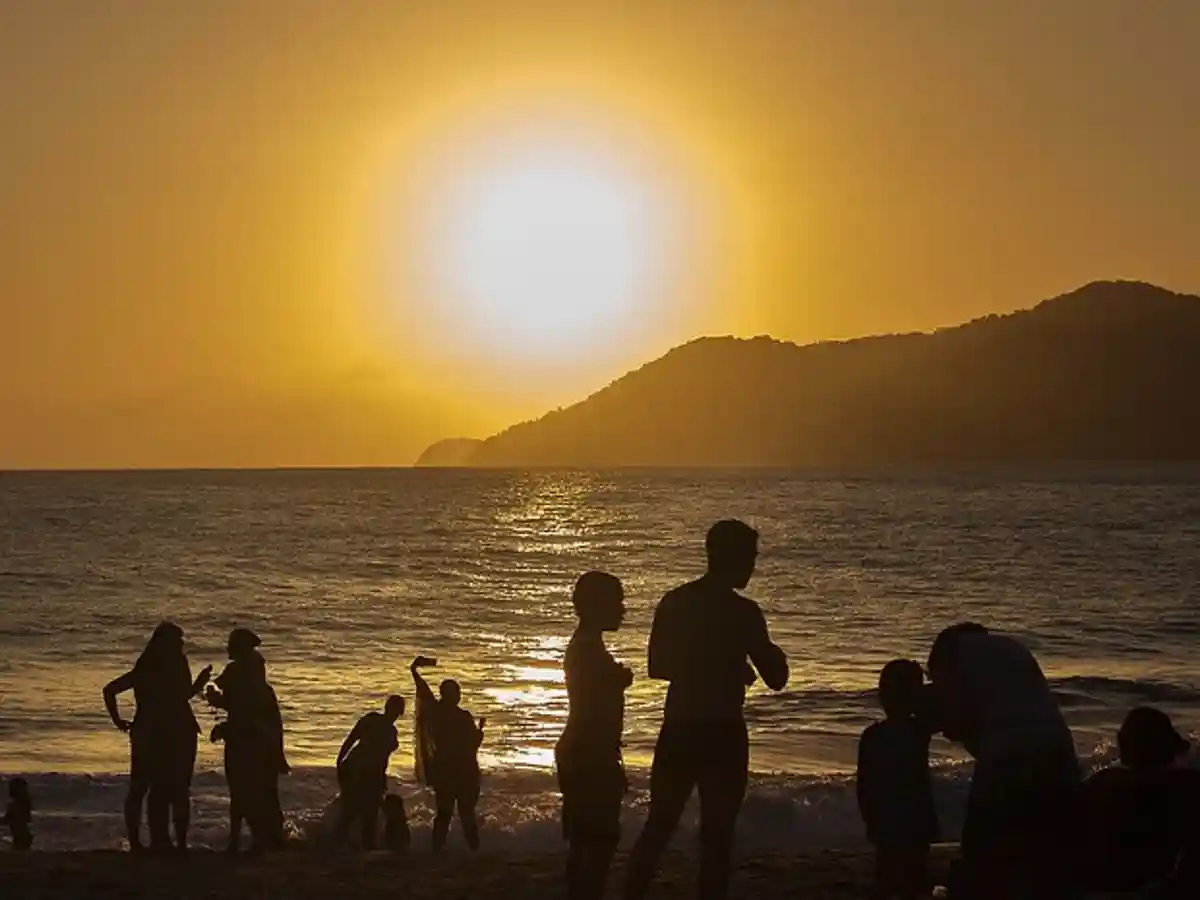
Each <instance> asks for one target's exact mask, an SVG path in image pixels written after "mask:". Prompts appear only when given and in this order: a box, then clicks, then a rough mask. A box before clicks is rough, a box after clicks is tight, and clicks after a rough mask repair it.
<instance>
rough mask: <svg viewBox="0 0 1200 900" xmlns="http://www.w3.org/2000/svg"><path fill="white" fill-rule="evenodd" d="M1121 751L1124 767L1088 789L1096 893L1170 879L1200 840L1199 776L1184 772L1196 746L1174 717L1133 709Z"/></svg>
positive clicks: (1086, 822)
mask: <svg viewBox="0 0 1200 900" xmlns="http://www.w3.org/2000/svg"><path fill="white" fill-rule="evenodd" d="M1117 747H1118V749H1119V751H1120V756H1121V765H1120V766H1116V767H1112V768H1108V769H1104V770H1102V771H1100V772H1097V773H1096V774H1095V775H1093V776H1092V777H1091V778H1089V779H1088V780H1087V782H1086V783H1085V785H1084V790H1083V804H1082V809H1081V811H1082V816H1081V826H1082V831H1083V835H1084V839H1085V842H1084V846H1085V853H1084V865H1085V869H1086V871H1087V874H1088V879H1087V880H1088V882H1089V885H1088V886H1089V887H1090V888H1091V889H1093V890H1097V891H1113V892H1115V891H1133V890H1137V889H1139V888H1142V887H1146V886H1147V885H1150V884H1152V883H1154V882H1159V881H1164V880H1166V879H1167V878H1168V876H1169V875H1170V874H1171V873H1172V871H1173V870H1174V869H1175V867H1176V863H1177V861H1178V860H1179V858H1180V856H1181V854H1183V852H1184V851H1185V850H1187V849H1189V848H1191V847H1195V846H1196V844H1197V841H1198V839H1200V771H1196V770H1195V769H1192V768H1187V767H1184V766H1180V765H1179V762H1180V761H1181V760H1182V758H1183V757H1184V756H1185V755H1186V754H1187V752H1188V751H1189V750H1190V749H1191V745H1190V744H1189V743H1188V741H1187V740H1185V739H1184V738H1183V737H1182V736H1181V735H1180V734H1179V732H1177V731H1176V730H1175V727H1174V726H1173V725H1172V724H1171V719H1170V717H1169V716H1168V715H1167V714H1166V713H1164V712H1162V711H1161V710H1158V709H1153V708H1151V707H1144V706H1143V707H1139V708H1138V709H1135V710H1133V711H1132V712H1130V713H1129V715H1128V716H1126V717H1125V722H1124V723H1123V724H1122V725H1121V730H1120V731H1119V732H1118V735H1117Z"/></svg>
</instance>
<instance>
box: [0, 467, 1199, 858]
mask: <svg viewBox="0 0 1200 900" xmlns="http://www.w3.org/2000/svg"><path fill="white" fill-rule="evenodd" d="M731 516H733V517H740V518H744V519H745V520H747V521H748V522H750V523H752V524H753V525H754V526H755V527H757V528H758V529H759V530H760V532H761V535H762V538H761V559H760V565H759V570H758V573H757V574H756V577H755V579H754V580H753V582H752V583H751V585H750V588H749V589H748V591H747V593H748V594H749V595H750V596H752V597H754V598H755V599H756V600H758V601H759V603H760V604H761V605H762V607H763V609H764V611H765V612H766V615H767V618H768V620H769V622H770V626H771V629H772V632H773V635H774V637H775V639H776V641H777V642H778V643H779V644H780V645H782V646H783V648H784V649H785V650H786V652H787V653H788V655H789V657H790V660H791V664H792V678H791V683H790V685H789V687H788V689H787V690H786V691H784V692H783V693H781V694H772V693H770V692H769V691H767V690H765V689H764V688H762V687H761V686H758V687H756V688H754V689H753V690H752V692H751V695H750V698H749V700H748V702H747V713H746V714H747V719H748V721H749V723H750V727H751V732H752V742H753V749H752V768H753V770H754V772H755V776H754V779H753V783H752V786H751V792H750V797H749V798H748V800H747V805H746V808H745V811H744V813H743V815H742V819H741V825H740V829H741V846H743V847H744V848H752V849H759V850H797V849H803V848H807V847H821V846H841V845H848V844H854V843H858V842H860V841H861V840H862V833H861V827H860V826H859V823H858V818H857V814H856V812H855V807H854V797H853V780H852V777H851V774H850V773H852V771H853V765H854V754H855V748H856V741H857V737H858V735H859V733H860V732H861V731H862V729H863V728H864V727H865V726H866V725H867V724H868V723H869V722H870V721H872V719H874V718H876V717H877V716H878V715H879V713H878V711H877V709H876V704H875V700H874V694H873V687H874V684H875V681H876V677H877V674H878V671H879V669H880V667H881V666H882V665H883V664H884V663H885V662H887V661H888V660H889V659H892V658H894V657H897V656H905V657H912V658H915V659H918V660H924V658H925V656H926V654H927V652H928V649H929V646H930V642H931V641H932V639H933V637H934V636H935V635H936V633H937V632H938V631H939V630H940V629H941V628H942V627H944V626H946V625H948V624H950V623H953V622H956V621H960V620H966V619H971V620H976V621H980V622H983V623H985V624H987V625H989V626H991V627H994V628H996V629H999V630H1003V631H1006V632H1008V633H1011V634H1014V635H1016V636H1017V637H1019V638H1020V639H1022V640H1023V641H1025V642H1026V643H1027V644H1028V645H1029V646H1030V647H1031V648H1032V649H1033V650H1034V651H1035V652H1036V653H1037V655H1038V657H1039V659H1040V660H1041V662H1042V665H1043V667H1044V668H1045V670H1046V672H1047V674H1048V676H1049V677H1050V678H1051V680H1052V682H1053V685H1054V687H1055V690H1056V691H1057V692H1058V695H1059V697H1060V700H1061V702H1062V704H1063V707H1064V709H1065V711H1066V713H1067V715H1068V718H1069V721H1070V722H1071V724H1072V727H1073V728H1074V730H1075V734H1076V738H1077V746H1078V749H1079V752H1080V755H1081V756H1082V757H1084V758H1085V759H1086V760H1087V762H1088V764H1089V765H1090V766H1097V765H1100V764H1102V763H1103V762H1104V761H1106V760H1111V759H1112V756H1113V748H1112V741H1113V738H1114V735H1115V729H1116V726H1117V724H1118V723H1119V721H1120V719H1121V717H1122V716H1123V715H1124V713H1125V712H1126V711H1127V710H1128V709H1129V708H1131V707H1132V706H1135V705H1138V704H1147V703H1149V704H1155V705H1159V706H1161V707H1163V708H1165V709H1166V710H1168V711H1169V712H1170V713H1171V714H1172V715H1173V716H1175V717H1176V720H1177V723H1178V724H1179V725H1180V726H1181V730H1185V731H1193V730H1194V729H1196V728H1197V727H1198V726H1200V709H1198V707H1197V703H1198V701H1200V656H1198V655H1197V638H1198V636H1200V466H1180V467H1170V468H1154V467H1141V468H1117V469H1113V468H1107V469H1105V468H1096V467H1086V466H1075V467H1072V466H1064V467H1057V468H1053V469H1050V468H1046V469H1024V470H1018V469H991V468H983V467H980V468H974V469H966V470H962V471H956V472H952V473H947V472H940V473H934V472H889V473H859V474H854V475H850V474H845V473H841V474H838V473H796V472H785V471H752V472H751V471H611V472H605V471H535V472H519V471H465V470H463V471H459V470H362V471H272V472H145V473H28V474H25V473H0V773H4V775H5V777H7V776H11V775H14V774H24V775H26V777H28V778H29V779H30V781H31V783H32V785H33V791H34V801H35V805H36V816H37V818H36V829H37V834H38V845H39V846H41V847H119V846H121V845H122V839H123V835H122V826H121V818H120V814H121V797H122V794H123V792H124V784H125V781H124V774H123V773H124V772H126V771H127V764H128V744H127V740H126V738H125V736H124V735H122V734H121V733H119V732H118V731H116V730H115V729H113V728H112V726H111V724H110V722H109V721H108V717H107V715H106V714H105V711H104V707H103V703H102V700H101V688H102V687H103V686H104V684H105V683H106V682H108V681H109V680H110V679H112V678H114V677H115V676H117V675H120V674H121V673H123V672H125V671H126V670H127V669H128V668H129V667H130V666H131V665H132V664H133V662H134V660H135V659H136V657H137V654H138V652H139V651H140V649H141V647H142V646H143V644H144V643H145V641H146V639H147V637H148V636H149V633H150V631H151V630H152V629H153V627H154V625H155V624H156V623H157V622H158V621H159V620H161V619H163V618H170V619H173V620H175V621H176V622H178V623H179V624H180V625H182V626H183V628H184V629H185V631H186V634H187V650H188V654H189V657H190V660H191V664H192V668H193V671H194V672H195V671H198V670H199V669H200V668H201V667H202V666H203V665H205V664H208V663H211V664H213V665H214V666H215V667H216V669H217V670H218V671H219V670H220V667H221V665H222V663H223V661H224V653H223V647H224V643H225V638H226V636H227V634H228V632H229V630H230V629H231V628H233V627H234V626H238V625H245V626H249V627H252V628H254V629H255V630H256V631H257V632H258V633H259V634H260V635H261V636H262V638H263V647H262V651H263V654H264V656H265V657H266V659H267V662H268V665H269V673H270V677H271V679H272V681H273V683H274V685H275V688H276V691H277V692H278V695H279V698H280V701H281V703H282V705H283V708H284V716H285V720H286V732H287V749H288V754H289V757H290V760H291V763H292V765H293V767H294V769H295V771H294V772H293V774H292V775H290V776H288V777H287V778H285V779H284V780H283V796H284V802H285V805H286V807H287V810H288V816H289V821H290V823H291V826H292V828H293V829H294V830H295V831H296V832H297V833H301V834H303V833H304V832H306V830H309V829H311V827H312V823H313V822H314V821H316V820H317V819H319V817H320V816H321V813H322V810H323V809H324V807H325V805H326V804H327V803H328V802H329V800H330V799H331V798H332V796H333V794H334V793H335V791H336V787H335V782H334V778H333V773H332V768H331V766H332V762H333V759H334V756H335V755H336V753H337V749H338V746H339V745H340V743H341V741H342V739H343V738H344V736H345V734H346V733H347V731H348V730H349V728H350V727H351V726H352V725H353V724H354V722H355V721H356V719H357V717H358V716H359V715H361V714H362V713H364V712H366V711H368V710H370V709H377V708H380V707H381V706H382V703H383V700H384V698H385V696H386V695H387V694H388V693H392V692H399V693H403V694H405V695H406V696H407V697H409V698H410V699H411V697H412V693H413V691H412V683H411V679H410V677H409V674H408V664H409V662H410V660H411V659H412V658H413V657H414V656H416V655H418V654H427V655H432V656H436V657H438V659H439V662H440V663H441V665H440V666H439V669H438V670H436V671H435V677H454V678H457V679H458V680H459V681H460V682H461V683H462V685H463V688H464V705H465V706H467V707H468V708H469V709H471V710H472V711H473V712H474V713H475V714H476V715H481V716H486V717H487V721H488V726H487V734H486V740H485V743H484V747H483V757H482V759H483V763H484V766H485V769H486V777H485V782H484V801H483V804H482V806H481V812H482V814H483V816H484V820H485V825H484V841H485V844H487V845H488V846H491V847H493V848H502V847H521V848H526V849H528V848H544V849H554V848H557V847H559V846H560V844H559V832H558V822H557V813H558V799H557V794H556V792H555V786H554V778H553V772H552V768H551V766H552V748H553V745H554V742H555V740H556V738H557V737H558V734H559V733H560V730H561V728H562V726H563V723H564V721H565V716H566V694H565V690H564V687H563V683H562V670H561V662H562V654H563V650H564V648H565V646H566V643H567V641H568V640H569V638H570V635H571V631H572V629H573V625H574V622H573V615H572V610H571V607H570V603H569V593H570V589H571V585H572V583H573V581H574V579H575V578H576V576H578V575H579V574H580V573H582V572H583V571H585V570H587V569H592V568H601V569H607V570H609V571H611V572H613V573H614V574H616V575H619V576H620V577H621V578H622V579H623V580H624V582H625V586H626V591H627V594H628V600H627V604H628V607H629V613H628V616H627V619H626V623H625V626H624V628H623V630H622V631H621V632H619V633H617V634H615V635H612V636H611V641H610V643H611V645H612V647H613V650H614V652H615V654H616V655H617V656H618V657H619V658H620V659H622V660H623V661H625V662H627V663H628V664H630V665H631V666H632V667H633V668H634V670H635V673H636V676H637V677H636V681H635V683H634V686H633V688H632V689H631V691H630V694H629V702H628V710H627V714H626V730H625V733H626V759H627V763H628V764H629V765H630V768H631V772H632V776H633V777H632V780H633V783H634V787H635V790H634V792H633V793H632V794H631V795H630V797H629V798H628V804H627V805H628V809H627V811H626V826H627V827H626V828H625V832H626V834H625V841H626V842H628V841H629V840H631V839H632V837H633V836H634V835H635V834H636V830H637V829H636V826H637V823H638V820H639V819H640V818H641V817H642V816H644V809H645V799H646V798H645V769H646V766H647V765H648V762H649V760H650V755H651V751H652V747H653V741H654V737H655V733H656V730H657V727H658V722H659V718H660V714H661V707H662V700H663V695H664V690H663V685H661V684H659V683H656V682H653V681H650V680H648V679H647V678H646V677H645V671H646V663H645V645H646V638H647V634H648V628H649V624H650V620H651V615H652V613H653V609H654V605H655V603H656V602H657V600H658V599H659V598H660V597H661V596H662V594H663V593H664V592H665V591H666V590H668V589H669V588H670V587H672V586H674V585H676V584H678V583H681V582H683V581H686V580H689V579H691V578H693V577H695V576H696V575H698V574H700V572H701V571H702V569H703V557H704V551H703V539H704V532H705V530H706V529H707V527H708V526H709V525H710V524H711V523H712V522H713V521H715V520H717V519H720V518H725V517H731ZM122 702H123V704H124V709H125V710H126V712H127V714H131V713H132V709H131V705H132V698H131V697H128V696H127V697H124V698H122ZM196 709H197V713H198V716H199V718H200V721H201V725H202V727H203V729H204V731H205V735H204V736H203V738H202V743H201V749H200V756H199V761H198V765H197V777H196V783H195V785H194V798H195V807H196V813H195V815H196V825H195V832H196V834H195V842H196V843H199V844H212V845H217V844H219V843H221V842H222V840H223V827H224V823H223V819H224V816H225V812H226V803H227V797H226V793H225V790H224V784H223V780H222V778H221V775H220V747H219V745H213V744H210V743H208V741H207V731H208V729H209V727H210V726H211V725H212V724H213V723H214V722H215V719H214V718H213V716H212V714H211V713H210V712H209V711H207V710H206V709H204V708H203V704H202V703H201V702H199V701H197V703H196ZM401 725H402V729H401V730H402V732H403V733H405V734H406V735H408V734H410V733H411V724H410V723H401ZM408 747H409V745H408V742H407V740H405V741H404V743H403V746H402V749H401V752H399V753H397V754H396V756H395V758H394V759H393V764H392V768H391V784H392V789H393V790H396V791H398V792H400V793H402V794H404V795H405V796H406V797H407V798H408V805H409V814H410V816H411V817H412V818H413V820H414V822H415V823H416V825H417V828H418V831H421V830H422V829H425V828H427V825H428V820H429V817H430V809H429V803H428V801H427V799H426V798H425V797H424V796H423V793H422V791H421V790H420V789H419V788H418V787H417V786H416V785H415V783H414V781H413V778H412V757H411V753H410V752H409V750H408ZM934 752H935V754H936V764H937V772H938V775H937V790H938V794H939V806H940V808H941V811H942V816H943V821H944V823H945V830H946V832H947V836H948V837H952V836H953V834H954V831H955V829H956V828H957V827H958V824H959V822H960V821H961V815H962V800H963V797H964V792H965V786H966V783H967V780H968V779H969V775H970V763H969V761H967V760H966V759H965V758H964V757H963V755H962V754H961V752H958V751H956V750H955V748H953V747H951V746H950V745H948V744H945V743H944V742H941V741H940V739H938V740H935V744H934ZM694 826H695V821H694V815H692V814H689V817H688V820H687V823H686V825H685V829H684V830H685V831H688V830H694ZM418 840H421V837H418ZM453 840H459V838H458V837H457V835H456V836H455V838H454V839H453ZM460 846H461V845H460ZM681 846H684V845H683V844H682V843H681Z"/></svg>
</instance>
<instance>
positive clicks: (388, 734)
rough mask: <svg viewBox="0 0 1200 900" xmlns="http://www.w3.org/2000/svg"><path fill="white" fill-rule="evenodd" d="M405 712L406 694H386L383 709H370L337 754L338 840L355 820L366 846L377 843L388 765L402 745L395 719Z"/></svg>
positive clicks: (369, 847) (368, 848)
mask: <svg viewBox="0 0 1200 900" xmlns="http://www.w3.org/2000/svg"><path fill="white" fill-rule="evenodd" d="M402 715H404V698H403V697H401V696H398V695H395V694H394V695H392V696H391V697H388V698H387V703H385V704H384V707H383V712H369V713H367V714H366V715H365V716H363V717H362V718H361V719H359V720H358V722H357V724H355V726H354V728H353V729H352V730H351V731H350V734H349V735H348V736H347V737H346V740H345V741H343V742H342V748H341V749H340V750H339V751H338V755H337V772H338V784H339V786H340V787H341V790H342V804H343V805H342V818H341V821H340V822H339V824H338V829H337V836H336V840H337V842H338V843H339V844H340V843H341V842H342V841H344V840H345V838H346V834H347V833H348V832H349V830H350V828H351V826H352V825H354V824H355V823H356V822H357V823H358V824H359V826H360V828H361V830H362V846H363V849H364V850H371V849H373V848H374V847H375V835H376V832H377V831H378V822H379V805H380V803H382V802H383V795H384V793H385V792H386V791H387V767H388V760H390V759H391V757H392V753H394V752H395V750H396V748H397V747H399V746H400V739H399V736H398V735H397V733H396V720H397V719H399V718H400V717H401V716H402Z"/></svg>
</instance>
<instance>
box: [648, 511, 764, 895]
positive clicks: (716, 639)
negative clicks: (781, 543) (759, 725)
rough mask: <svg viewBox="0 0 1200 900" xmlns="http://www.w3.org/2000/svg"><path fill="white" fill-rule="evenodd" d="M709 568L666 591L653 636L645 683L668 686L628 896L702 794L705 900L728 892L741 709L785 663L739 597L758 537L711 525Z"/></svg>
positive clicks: (752, 608)
mask: <svg viewBox="0 0 1200 900" xmlns="http://www.w3.org/2000/svg"><path fill="white" fill-rule="evenodd" d="M705 548H706V551H707V555H708V572H707V573H706V574H705V575H704V576H703V577H702V578H700V579H698V580H696V581H693V582H691V583H689V584H685V585H683V586H682V587H678V588H676V589H675V590H673V591H671V592H670V593H669V594H667V595H666V596H665V597H664V598H663V599H662V601H661V602H660V603H659V605H658V609H657V610H656V611H655V614H654V624H653V626H652V628H651V632H650V649H649V670H650V677H651V678H657V679H662V680H664V681H667V682H669V683H670V687H669V688H668V690H667V702H666V710H665V713H664V717H663V725H662V730H661V731H660V732H659V735H658V743H657V744H656V745H655V748H654V763H653V766H652V768H651V773H650V812H649V815H648V817H647V819H646V824H645V826H644V828H643V829H642V833H641V835H640V836H639V837H638V840H637V843H636V844H635V845H634V848H633V851H632V853H631V854H630V859H629V875H628V880H627V882H626V885H625V896H626V898H627V900H641V898H643V897H645V896H646V894H647V892H648V891H649V889H650V884H651V882H652V881H653V880H654V875H655V872H656V870H657V868H658V862H659V859H660V857H661V856H662V853H663V851H664V850H665V849H666V846H667V844H668V843H669V842H670V840H671V837H672V835H673V834H674V833H675V829H676V827H677V826H678V824H679V819H680V817H681V816H682V815H683V810H684V807H685V806H686V805H687V801H688V798H689V797H690V796H691V794H692V791H693V790H695V789H697V788H698V789H699V793H700V878H699V883H698V893H699V896H700V897H701V898H703V900H722V898H724V897H726V896H727V895H728V893H729V876H730V865H731V855H732V851H733V835H734V827H735V825H736V824H737V817H738V813H739V812H740V811H741V807H742V801H743V800H744V799H745V795H746V783H747V780H748V775H749V772H748V770H749V765H750V743H749V738H748V736H747V732H746V722H745V719H744V718H743V714H742V706H743V704H744V703H745V700H746V688H747V687H748V686H749V685H751V684H752V683H753V682H754V681H755V680H756V673H755V670H757V675H761V676H762V679H763V681H765V682H766V684H767V686H768V687H769V688H771V689H772V690H775V691H780V690H783V688H784V687H786V686H787V681H788V663H787V657H786V656H785V655H784V652H783V650H781V649H780V648H779V647H778V646H776V645H775V644H774V643H773V642H772V641H771V637H770V634H769V632H768V630H767V621H766V619H765V618H764V617H763V613H762V610H761V609H759V607H758V604H757V603H755V602H754V601H753V600H750V599H749V598H747V597H743V596H742V595H741V594H739V593H738V591H739V590H740V589H742V588H744V587H746V585H747V584H749V583H750V577H751V576H752V575H753V574H754V567H755V563H756V561H757V558H758V532H756V531H755V530H754V529H753V528H751V527H750V526H749V525H747V524H745V523H744V522H739V521H736V520H732V519H731V520H726V521H723V522H718V523H717V524H716V525H714V526H713V527H712V528H711V529H710V530H709V532H708V536H707V539H706V541H705Z"/></svg>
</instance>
